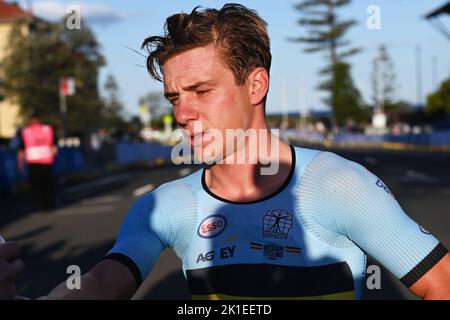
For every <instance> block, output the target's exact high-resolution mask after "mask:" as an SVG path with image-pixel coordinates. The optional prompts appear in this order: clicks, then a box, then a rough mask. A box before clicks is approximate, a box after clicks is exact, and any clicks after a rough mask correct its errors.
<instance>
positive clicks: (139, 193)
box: [133, 184, 155, 197]
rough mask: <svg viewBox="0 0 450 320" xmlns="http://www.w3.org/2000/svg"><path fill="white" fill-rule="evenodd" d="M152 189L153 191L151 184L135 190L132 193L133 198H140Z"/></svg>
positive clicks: (153, 187)
mask: <svg viewBox="0 0 450 320" xmlns="http://www.w3.org/2000/svg"><path fill="white" fill-rule="evenodd" d="M153 189H155V186H154V185H153V184H147V185H145V186H143V187H140V188H137V189H136V190H134V191H133V196H135V197H140V196H142V195H143V194H144V193H147V192H150V191H152V190H153Z"/></svg>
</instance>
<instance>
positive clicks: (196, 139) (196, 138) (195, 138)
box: [190, 132, 204, 146]
mask: <svg viewBox="0 0 450 320" xmlns="http://www.w3.org/2000/svg"><path fill="white" fill-rule="evenodd" d="M203 135H204V132H200V133H196V134H191V136H190V142H191V145H192V146H196V145H200V144H201V143H202V142H203Z"/></svg>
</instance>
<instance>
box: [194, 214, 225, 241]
mask: <svg viewBox="0 0 450 320" xmlns="http://www.w3.org/2000/svg"><path fill="white" fill-rule="evenodd" d="M226 226H227V220H226V219H225V217H223V216H220V215H213V216H209V217H207V218H206V219H205V220H203V221H202V223H200V226H199V227H198V230H197V234H198V235H199V236H200V237H202V238H213V237H216V236H218V235H219V234H221V233H222V231H223V230H225V228H226Z"/></svg>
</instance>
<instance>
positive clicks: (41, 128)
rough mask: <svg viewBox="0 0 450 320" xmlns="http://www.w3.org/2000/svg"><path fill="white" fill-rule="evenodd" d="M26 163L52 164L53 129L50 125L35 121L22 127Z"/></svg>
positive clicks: (53, 158)
mask: <svg viewBox="0 0 450 320" xmlns="http://www.w3.org/2000/svg"><path fill="white" fill-rule="evenodd" d="M22 138H23V142H24V144H25V158H26V161H27V163H39V164H53V162H54V161H55V157H54V155H53V151H52V146H53V129H52V127H50V126H48V125H45V124H40V123H35V124H32V125H30V126H28V127H26V128H24V129H22Z"/></svg>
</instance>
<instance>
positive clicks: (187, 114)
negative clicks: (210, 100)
mask: <svg viewBox="0 0 450 320" xmlns="http://www.w3.org/2000/svg"><path fill="white" fill-rule="evenodd" d="M174 116H175V119H176V121H177V122H178V124H179V125H181V126H185V125H187V124H188V123H189V122H190V121H193V120H197V119H198V110H197V107H196V106H195V103H193V101H191V100H190V99H189V98H188V97H182V96H180V97H179V98H178V105H177V106H176V107H175V108H174Z"/></svg>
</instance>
